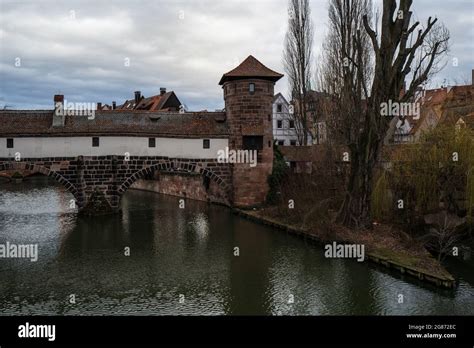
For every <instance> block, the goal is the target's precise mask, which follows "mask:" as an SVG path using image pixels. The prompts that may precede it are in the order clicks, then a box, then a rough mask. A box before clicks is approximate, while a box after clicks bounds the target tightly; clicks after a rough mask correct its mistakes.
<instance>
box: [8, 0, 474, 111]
mask: <svg viewBox="0 0 474 348" xmlns="http://www.w3.org/2000/svg"><path fill="white" fill-rule="evenodd" d="M379 1H380V0H379ZM434 3H436V6H434V5H433V4H434ZM311 5H312V17H313V22H314V26H315V40H314V44H315V55H314V59H317V57H318V53H319V52H320V46H321V44H322V40H323V39H324V35H325V32H326V30H327V26H326V18H327V3H326V1H313V2H312V4H311ZM472 6H473V5H472V1H462V0H457V1H450V2H446V1H441V0H438V1H435V2H433V1H427V0H417V1H415V4H414V8H415V12H416V15H417V16H418V17H419V18H420V19H422V20H426V18H427V17H428V16H429V15H431V14H437V15H438V16H439V17H440V19H441V20H443V22H444V23H445V24H446V25H447V26H448V28H449V29H450V31H451V34H452V42H453V44H452V49H451V53H450V54H451V56H452V57H458V60H459V65H458V67H453V66H452V64H448V65H447V66H446V68H445V69H444V70H443V71H442V72H441V73H440V75H439V76H438V77H437V79H436V80H437V81H435V82H438V83H439V81H443V80H444V79H445V78H454V77H456V78H461V77H463V76H464V77H465V76H468V77H470V70H471V69H472V68H473V67H474V58H473V56H474V55H473V50H474V46H473V42H474V40H473V32H472V9H473V7H472ZM0 7H1V17H0V49H1V53H0V81H1V84H0V92H1V93H0V95H1V97H2V98H3V101H2V100H0V106H1V103H6V104H8V105H10V106H13V107H15V108H32V107H34V108H51V107H52V95H53V94H55V93H59V92H61V93H64V94H65V95H66V98H67V99H68V100H76V101H92V102H94V101H102V102H105V103H110V102H111V101H112V100H116V101H117V102H118V103H121V102H123V101H124V100H125V99H127V98H131V97H132V96H133V91H135V90H141V91H142V93H143V94H144V95H152V94H156V93H158V91H159V88H160V87H162V86H163V87H167V88H168V89H170V90H171V89H172V90H174V91H175V92H176V93H177V95H178V97H179V98H180V99H181V101H182V102H183V103H185V104H186V105H187V106H188V107H190V108H191V109H192V110H201V109H209V110H213V109H216V108H222V107H223V104H224V103H223V99H222V90H221V88H220V86H218V85H217V83H218V81H219V79H220V77H221V75H222V74H223V73H224V72H226V71H228V70H230V69H232V68H233V67H235V66H236V65H237V64H238V63H239V62H240V61H242V60H243V59H245V58H246V57H247V56H248V55H249V54H253V55H254V56H256V57H257V58H258V59H260V60H261V61H262V62H263V63H264V64H266V65H267V66H268V67H270V68H272V69H274V70H277V71H279V72H284V71H283V66H282V58H281V57H282V50H283V40H284V35H285V31H286V25H287V21H286V15H287V12H286V11H287V10H286V7H287V1H286V0H258V1H255V0H226V1H219V0H196V1H191V0H189V1H169V0H168V1H151V0H149V1H147V0H143V1H133V2H132V1H128V0H127V1H113V2H112V1H105V0H96V1H89V0H85V1H74V0H73V1H68V2H63V1H56V0H43V1H41V0H40V1H7V0H0ZM17 57H19V58H21V62H22V65H21V67H15V66H14V62H15V58H17ZM452 57H451V58H452ZM126 59H129V61H130V66H129V67H127V66H125V65H124V62H125V60H126ZM458 76H459V77H458ZM276 91H277V92H278V91H281V92H283V93H285V94H286V92H287V86H286V79H282V80H281V81H280V82H278V84H277V87H276Z"/></svg>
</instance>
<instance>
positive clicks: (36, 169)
mask: <svg viewBox="0 0 474 348" xmlns="http://www.w3.org/2000/svg"><path fill="white" fill-rule="evenodd" d="M5 171H11V172H12V175H13V174H14V173H15V172H18V173H20V174H22V175H23V177H28V176H31V175H33V174H37V173H39V174H42V175H44V176H47V177H51V178H53V179H54V180H55V181H56V182H58V183H59V184H61V185H62V186H63V187H64V188H65V189H66V191H68V192H69V193H71V194H72V195H73V197H74V199H75V201H76V204H77V205H78V206H79V207H81V205H82V200H81V199H80V198H81V197H79V192H78V190H77V188H76V187H75V186H74V185H73V184H72V183H71V182H70V181H69V180H68V179H66V178H65V177H64V176H63V175H61V174H60V173H58V172H57V171H54V170H52V169H50V168H48V167H46V166H44V165H39V164H35V163H30V162H16V161H10V162H3V163H0V173H3V175H2V176H3V177H8V175H5V174H4V172H5ZM10 177H11V176H10Z"/></svg>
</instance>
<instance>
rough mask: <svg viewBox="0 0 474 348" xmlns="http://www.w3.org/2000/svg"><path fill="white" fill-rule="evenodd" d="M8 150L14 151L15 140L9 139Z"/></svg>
mask: <svg viewBox="0 0 474 348" xmlns="http://www.w3.org/2000/svg"><path fill="white" fill-rule="evenodd" d="M7 149H13V139H11V138H8V139H7Z"/></svg>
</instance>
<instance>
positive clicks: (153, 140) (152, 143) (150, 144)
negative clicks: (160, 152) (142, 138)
mask: <svg viewBox="0 0 474 348" xmlns="http://www.w3.org/2000/svg"><path fill="white" fill-rule="evenodd" d="M148 147H156V138H148Z"/></svg>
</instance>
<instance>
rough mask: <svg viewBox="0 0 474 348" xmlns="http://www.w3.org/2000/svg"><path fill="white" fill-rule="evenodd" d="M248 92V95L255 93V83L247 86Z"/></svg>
mask: <svg viewBox="0 0 474 348" xmlns="http://www.w3.org/2000/svg"><path fill="white" fill-rule="evenodd" d="M249 92H250V94H254V93H255V83H250V84H249Z"/></svg>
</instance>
